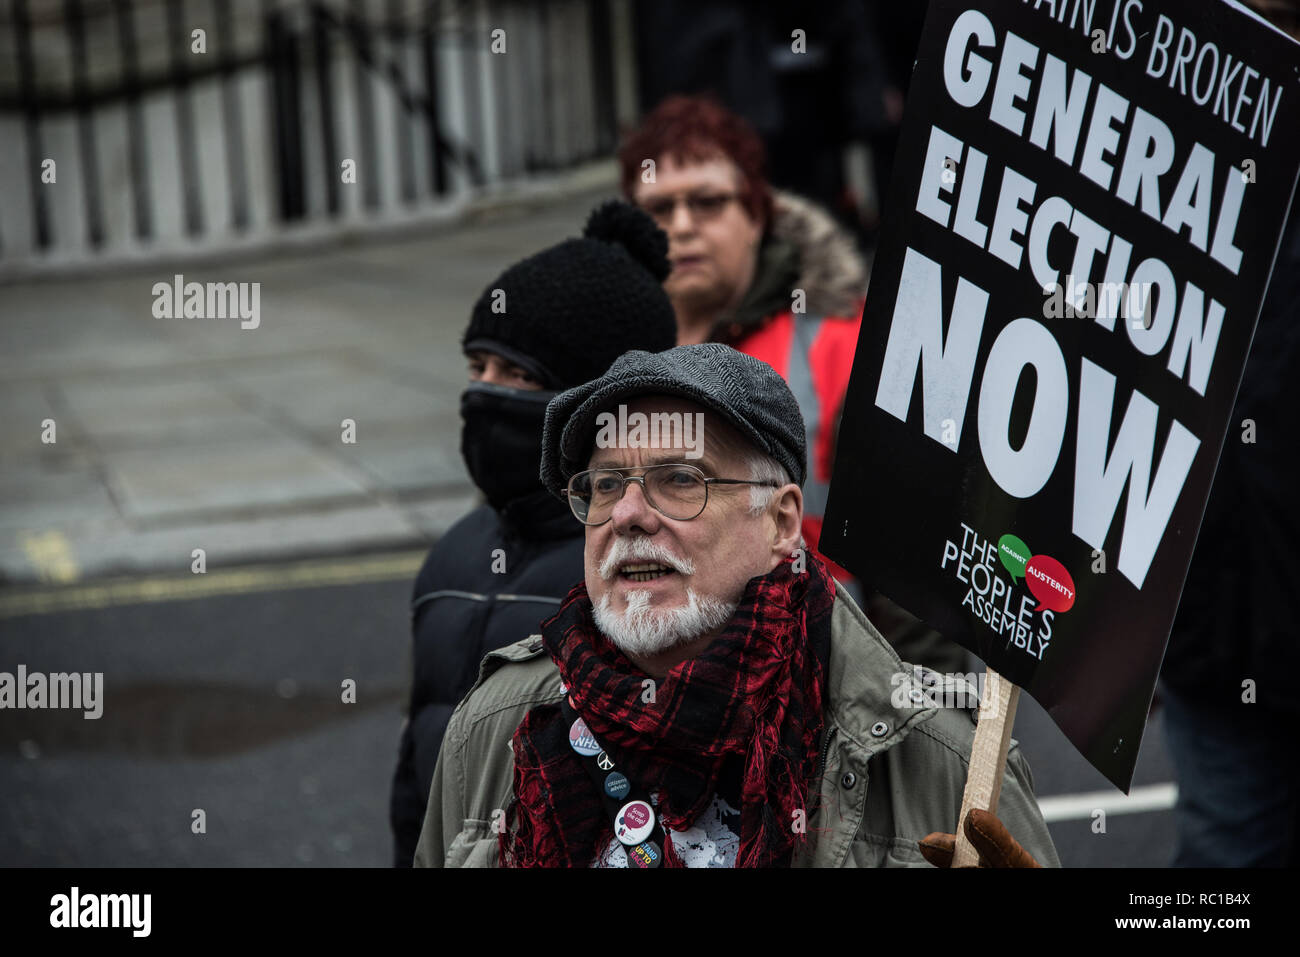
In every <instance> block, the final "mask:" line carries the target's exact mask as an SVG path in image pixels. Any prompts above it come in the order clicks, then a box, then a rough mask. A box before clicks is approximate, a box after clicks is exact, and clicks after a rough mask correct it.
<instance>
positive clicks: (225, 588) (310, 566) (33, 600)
mask: <svg viewBox="0 0 1300 957" xmlns="http://www.w3.org/2000/svg"><path fill="white" fill-rule="evenodd" d="M424 556H425V552H424V551H423V550H419V551H403V552H392V553H389V554H385V555H370V556H365V557H361V558H337V559H313V560H311V561H301V562H291V563H287V564H281V565H248V566H244V567H242V568H229V569H216V570H210V571H208V572H206V573H204V574H202V575H194V574H190V575H152V576H147V577H143V578H118V579H109V580H106V581H101V582H94V583H87V584H84V585H68V586H65V587H62V588H39V589H24V590H21V591H12V592H9V593H7V594H6V593H0V618H15V617H17V616H19V615H48V614H51V613H53V612H63V611H82V610H86V609H94V608H110V607H113V606H115V605H143V604H150V603H153V602H161V601H187V600H192V599H196V598H209V597H212V596H214V595H243V594H250V593H253V592H264V591H275V590H277V589H288V588H323V587H327V586H331V585H335V586H337V585H355V584H362V583H365V582H376V581H394V580H398V579H403V578H411V579H413V578H414V577H415V573H416V572H418V571H419V570H420V564H421V562H422V561H423V560H424Z"/></svg>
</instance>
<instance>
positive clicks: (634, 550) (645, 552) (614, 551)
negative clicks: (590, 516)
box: [599, 535, 695, 581]
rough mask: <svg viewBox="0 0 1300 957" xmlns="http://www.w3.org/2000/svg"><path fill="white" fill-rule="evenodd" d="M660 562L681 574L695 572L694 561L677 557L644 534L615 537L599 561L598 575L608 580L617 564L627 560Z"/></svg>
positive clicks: (615, 572)
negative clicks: (602, 559) (611, 546)
mask: <svg viewBox="0 0 1300 957" xmlns="http://www.w3.org/2000/svg"><path fill="white" fill-rule="evenodd" d="M634 560H639V561H647V562H660V563H661V564H664V565H667V566H668V567H669V568H671V569H673V570H674V571H678V572H681V573H682V574H683V575H694V574H695V563H694V562H692V561H690V560H689V559H686V558H679V557H677V556H676V555H674V554H673V553H672V552H670V551H669V550H668V549H667V548H665V547H664V546H663V545H660V544H659V543H658V542H652V541H650V539H648V538H646V537H645V536H644V535H641V536H638V537H636V538H616V539H614V547H613V548H611V549H610V550H609V554H608V555H606V556H605V560H604V561H602V562H601V563H600V569H599V571H600V577H601V579H602V580H604V581H609V580H610V579H611V578H613V577H614V576H615V575H616V574H617V573H618V566H619V565H620V564H621V563H622V562H627V561H634Z"/></svg>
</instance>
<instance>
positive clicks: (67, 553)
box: [20, 530, 81, 585]
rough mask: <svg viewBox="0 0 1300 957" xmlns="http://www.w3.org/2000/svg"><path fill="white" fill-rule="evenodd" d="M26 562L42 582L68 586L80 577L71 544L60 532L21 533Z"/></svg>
mask: <svg viewBox="0 0 1300 957" xmlns="http://www.w3.org/2000/svg"><path fill="white" fill-rule="evenodd" d="M20 540H21V541H22V546H23V551H24V552H26V553H27V560H28V561H29V562H31V563H32V567H33V568H35V569H36V574H37V575H38V576H39V577H40V579H41V581H43V582H54V583H55V584H58V585H70V584H72V582H75V581H76V580H77V579H78V578H80V577H81V571H80V569H78V568H77V560H76V559H75V558H73V556H72V543H71V542H69V541H68V539H67V538H66V537H65V536H64V535H63V533H62V532H58V531H54V530H51V531H48V532H23V533H22V535H21V536H20Z"/></svg>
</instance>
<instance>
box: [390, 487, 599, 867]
mask: <svg viewBox="0 0 1300 957" xmlns="http://www.w3.org/2000/svg"><path fill="white" fill-rule="evenodd" d="M582 530H583V529H582V525H581V524H580V523H579V522H578V521H577V519H575V518H574V517H573V514H572V513H571V512H570V511H569V507H568V505H567V504H566V503H565V502H563V501H560V500H558V499H556V498H554V497H552V496H551V495H550V494H549V493H547V492H545V491H542V490H540V489H539V490H538V494H537V495H536V496H528V497H527V498H524V499H520V500H518V501H516V502H513V503H511V505H510V506H508V507H507V508H506V509H505V510H504V512H501V513H498V512H497V511H495V510H494V509H492V508H491V507H490V506H488V505H483V506H480V507H479V508H477V509H475V510H474V511H472V512H470V513H469V514H468V515H466V516H465V517H464V518H463V519H461V520H460V521H459V522H457V523H456V524H455V525H454V526H453V527H452V528H451V529H450V530H449V531H448V532H447V534H446V535H444V536H443V537H442V538H441V539H439V540H438V543H437V544H436V545H434V546H433V548H432V549H431V550H430V552H429V556H428V557H427V558H426V559H425V560H424V567H423V568H421V569H420V574H419V577H418V578H417V579H416V583H415V593H414V596H413V598H412V607H411V630H412V634H413V635H414V638H415V650H414V655H415V658H414V678H413V681H412V686H411V699H410V711H409V719H408V721H407V724H406V726H405V727H404V728H403V729H402V740H401V746H400V747H401V751H400V755H399V758H398V763H397V770H396V772H395V773H394V775H393V792H392V798H391V801H390V806H389V815H390V819H391V823H392V827H393V834H394V863H395V864H397V866H399V867H410V866H411V861H412V858H413V857H414V856H415V845H416V842H417V841H418V840H419V837H420V827H421V825H422V824H423V823H424V810H425V805H426V804H427V803H428V798H429V784H430V782H431V781H432V779H433V768H434V765H435V764H437V762H438V751H439V750H440V748H441V747H442V736H443V732H444V731H446V729H447V720H448V719H449V718H450V717H451V713H452V711H453V710H454V709H455V707H456V705H457V704H458V703H459V702H460V699H461V698H462V697H464V696H465V694H466V693H467V692H468V691H469V689H470V686H471V685H473V684H474V681H475V679H476V678H477V677H478V667H479V662H480V661H481V660H482V659H483V656H484V655H485V654H487V652H489V651H491V650H493V649H495V648H501V647H503V646H505V645H509V644H512V643H513V642H516V641H518V640H519V639H520V637H521V636H524V635H528V634H531V633H533V632H535V631H537V630H538V625H539V624H540V623H541V622H542V621H543V620H544V619H546V618H549V617H550V616H551V615H552V614H554V613H555V611H556V610H557V609H558V608H559V605H560V600H561V599H562V598H563V597H564V596H565V595H566V594H568V592H569V590H570V589H571V588H572V587H573V586H574V585H576V584H577V583H578V582H580V581H581V580H582V548H583V534H582ZM496 549H500V550H501V551H500V552H496V551H495V550H496ZM494 568H495V569H497V570H495V571H494Z"/></svg>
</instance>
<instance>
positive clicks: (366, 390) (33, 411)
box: [0, 171, 614, 584]
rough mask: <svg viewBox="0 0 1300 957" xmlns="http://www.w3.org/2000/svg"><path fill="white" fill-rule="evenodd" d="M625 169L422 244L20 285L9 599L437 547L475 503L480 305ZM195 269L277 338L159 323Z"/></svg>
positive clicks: (10, 365)
mask: <svg viewBox="0 0 1300 957" xmlns="http://www.w3.org/2000/svg"><path fill="white" fill-rule="evenodd" d="M609 172H610V175H605V172H601V173H600V174H598V175H595V176H590V177H587V178H586V179H585V180H579V181H577V183H578V185H571V186H570V187H568V188H567V189H564V190H558V191H555V192H553V193H551V194H549V195H546V194H542V195H539V196H534V197H533V198H532V199H529V200H519V201H516V202H514V203H496V204H494V205H492V206H490V207H485V208H481V209H479V210H478V211H476V212H473V213H471V214H470V216H469V217H468V218H467V220H466V221H463V222H461V223H459V224H456V225H452V226H448V227H444V228H441V229H438V230H437V231H431V232H430V231H426V232H425V233H424V234H422V235H419V236H407V237H405V238H383V239H374V238H370V239H365V240H362V241H356V242H352V243H350V244H347V245H343V246H334V247H332V248H328V249H323V250H319V251H314V252H295V253H291V254H284V255H277V256H276V257H274V258H268V259H263V260H260V261H247V260H245V261H235V262H225V263H207V264H202V265H200V264H186V265H184V266H177V267H174V268H173V267H163V266H158V267H153V268H142V269H134V270H132V271H130V272H123V273H121V274H118V275H111V276H99V277H93V278H81V279H60V280H42V281H40V282H26V283H21V284H11V285H0V408H2V409H3V410H4V411H3V415H0V584H18V583H33V584H34V583H37V582H47V583H70V582H73V581H78V580H81V579H86V578H96V577H101V576H105V575H130V574H139V573H144V572H168V571H170V572H184V571H188V570H189V569H190V566H191V563H192V562H193V561H194V559H193V558H192V557H191V556H192V554H193V550H194V549H196V548H202V549H204V551H205V555H206V562H207V567H208V568H209V569H212V568H216V567H223V566H229V565H234V564H240V563H246V562H251V561H260V560H271V559H284V558H294V557H306V556H314V555H326V554H340V553H345V552H354V551H364V550H372V549H380V548H390V547H394V546H402V545H406V546H410V545H413V544H422V543H428V542H431V541H432V540H433V539H435V538H436V537H437V536H438V535H440V534H441V533H442V532H443V531H445V530H446V528H447V527H448V526H449V525H450V523H451V522H452V521H454V520H455V519H456V518H457V517H459V516H460V515H461V514H463V513H464V512H465V511H466V510H467V509H468V508H469V507H470V506H471V505H472V504H473V502H474V500H475V498H474V491H473V488H472V486H471V485H470V483H469V479H468V477H467V476H466V473H465V470H464V467H463V465H462V463H461V458H460V416H459V394H460V391H461V389H462V388H463V387H464V383H465V381H466V377H465V361H464V358H463V356H462V355H461V352H460V346H459V341H460V334H461V332H462V331H463V329H464V326H465V324H466V322H467V321H468V318H469V310H470V307H471V305H472V303H473V301H474V299H475V298H476V297H477V296H478V295H479V293H480V292H481V291H482V290H483V288H484V287H485V286H486V285H487V283H488V282H490V281H491V280H492V279H493V278H494V277H495V276H496V275H497V274H498V273H499V272H500V271H501V270H502V269H503V268H504V267H505V266H507V265H509V264H510V263H512V262H514V261H515V260H517V259H519V258H521V257H522V256H524V255H527V254H528V253H531V252H534V251H536V250H538V249H540V248H542V247H544V246H546V245H549V244H551V243H554V242H557V241H559V240H560V239H563V238H564V237H566V236H570V235H577V234H578V233H579V232H580V231H581V228H582V223H583V221H584V219H585V216H586V214H587V212H588V211H589V210H590V209H591V207H592V206H593V205H594V204H595V203H596V202H597V201H598V200H599V199H601V198H604V197H606V196H609V195H612V193H613V182H614V180H613V176H612V171H609ZM177 272H180V273H181V274H182V275H184V278H185V281H186V282H191V281H195V282H203V283H207V282H223V283H224V282H238V283H243V282H248V283H254V282H256V283H260V284H261V285H260V324H259V325H258V326H257V328H241V324H240V321H239V320H238V319H231V318H228V319H211V318H204V319H199V318H188V319H186V318H173V319H159V318H155V317H154V315H153V306H154V299H155V297H154V293H153V285H154V283H156V282H166V283H171V282H172V280H173V276H174V275H175V274H176V273H177ZM346 419H350V420H352V421H353V422H355V442H354V443H349V442H346V441H345V436H344V431H345V430H344V426H343V422H344V420H346ZM46 420H53V423H54V430H53V438H54V440H55V441H54V442H52V443H47V442H45V441H42V438H43V435H44V437H45V438H49V437H50V435H49V431H50V430H49V429H48V427H47V424H46Z"/></svg>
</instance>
